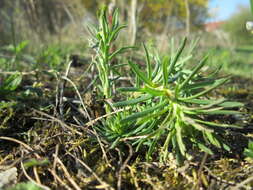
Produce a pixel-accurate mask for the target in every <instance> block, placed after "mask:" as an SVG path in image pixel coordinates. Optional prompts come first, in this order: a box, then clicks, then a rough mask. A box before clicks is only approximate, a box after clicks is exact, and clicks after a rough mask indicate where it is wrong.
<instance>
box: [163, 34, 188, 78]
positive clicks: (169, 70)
mask: <svg viewBox="0 0 253 190" xmlns="http://www.w3.org/2000/svg"><path fill="white" fill-rule="evenodd" d="M186 41H187V38H184V40H183V42H182V44H181V46H180V48H179V49H178V51H177V53H176V56H175V57H174V58H173V59H172V62H171V63H170V65H169V69H168V75H170V74H171V73H172V71H173V69H174V67H175V65H176V63H177V61H178V59H179V57H180V55H181V53H182V52H183V49H184V48H185V45H186Z"/></svg>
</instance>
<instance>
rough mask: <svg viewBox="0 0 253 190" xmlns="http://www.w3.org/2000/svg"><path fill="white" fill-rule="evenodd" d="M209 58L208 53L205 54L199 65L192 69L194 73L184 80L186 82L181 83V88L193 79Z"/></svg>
mask: <svg viewBox="0 0 253 190" xmlns="http://www.w3.org/2000/svg"><path fill="white" fill-rule="evenodd" d="M207 59H208V55H207V56H205V57H204V58H203V59H202V60H201V61H200V62H199V64H198V66H197V67H196V68H195V69H194V70H193V71H192V73H191V74H190V75H189V76H188V77H187V78H186V79H185V80H184V82H183V83H182V84H181V85H180V87H179V89H182V88H184V86H185V85H186V84H188V82H189V81H190V80H191V79H192V77H193V76H194V75H195V74H196V73H197V72H198V71H199V70H200V69H201V68H202V67H203V66H204V65H205V63H206V61H207Z"/></svg>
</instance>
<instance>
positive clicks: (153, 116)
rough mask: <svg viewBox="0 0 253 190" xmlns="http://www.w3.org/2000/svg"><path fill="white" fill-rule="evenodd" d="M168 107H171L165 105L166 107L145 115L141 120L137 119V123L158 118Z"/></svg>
mask: <svg viewBox="0 0 253 190" xmlns="http://www.w3.org/2000/svg"><path fill="white" fill-rule="evenodd" d="M170 108H171V107H170V106H167V107H165V109H163V110H161V111H158V112H156V113H153V114H150V115H147V116H145V117H143V118H142V119H141V120H139V121H138V123H137V124H141V123H145V122H147V121H150V120H152V119H154V118H157V119H158V117H160V116H162V115H163V114H164V113H166V112H167V111H169V110H170Z"/></svg>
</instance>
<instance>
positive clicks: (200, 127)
mask: <svg viewBox="0 0 253 190" xmlns="http://www.w3.org/2000/svg"><path fill="white" fill-rule="evenodd" d="M184 122H185V123H186V124H189V125H191V126H193V127H194V128H195V129H197V130H199V131H207V132H213V131H214V130H213V129H210V128H209V127H207V126H205V125H200V124H199V123H197V122H195V121H194V120H193V119H191V118H189V117H186V118H184Z"/></svg>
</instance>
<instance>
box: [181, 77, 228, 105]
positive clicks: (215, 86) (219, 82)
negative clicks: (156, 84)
mask: <svg viewBox="0 0 253 190" xmlns="http://www.w3.org/2000/svg"><path fill="white" fill-rule="evenodd" d="M229 79H230V78H224V79H219V80H216V81H215V83H214V84H213V86H211V87H210V88H208V89H206V90H204V91H202V92H200V93H198V94H195V95H193V96H190V97H186V98H179V99H180V100H189V99H195V98H198V97H200V96H203V95H205V94H207V93H208V92H210V91H212V90H213V89H215V88H217V87H219V86H221V85H223V84H224V83H226V82H227V81H229Z"/></svg>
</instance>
